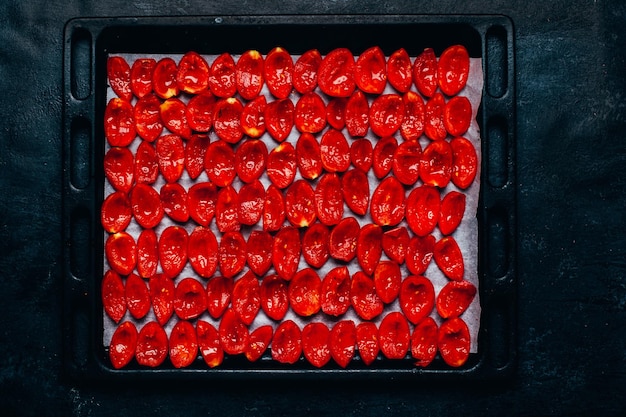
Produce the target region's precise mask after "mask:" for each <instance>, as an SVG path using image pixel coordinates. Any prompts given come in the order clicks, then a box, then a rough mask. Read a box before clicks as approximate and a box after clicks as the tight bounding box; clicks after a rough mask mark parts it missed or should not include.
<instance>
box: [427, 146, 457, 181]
mask: <svg viewBox="0 0 626 417" xmlns="http://www.w3.org/2000/svg"><path fill="white" fill-rule="evenodd" d="M452 163H453V155H452V147H451V146H450V144H449V143H448V141H446V140H443V139H442V140H435V141H433V142H430V143H429V144H428V146H426V149H424V153H423V154H422V160H421V162H420V178H421V179H422V181H423V182H424V184H429V185H433V186H435V187H440V188H444V187H445V186H447V185H448V183H449V182H450V179H451V177H452V169H453V168H452Z"/></svg>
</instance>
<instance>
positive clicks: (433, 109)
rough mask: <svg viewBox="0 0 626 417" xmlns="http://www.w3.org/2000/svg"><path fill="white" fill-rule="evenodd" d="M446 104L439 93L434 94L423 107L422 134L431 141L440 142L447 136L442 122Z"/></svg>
mask: <svg viewBox="0 0 626 417" xmlns="http://www.w3.org/2000/svg"><path fill="white" fill-rule="evenodd" d="M445 105H446V102H445V99H444V98H443V95H442V94H441V93H435V94H434V95H433V96H432V97H431V98H430V99H429V100H428V101H427V102H426V106H425V107H424V133H425V134H426V136H427V137H428V138H429V139H431V140H442V139H445V138H446V136H447V135H448V132H447V131H446V126H445V124H444V122H443V111H444V108H445Z"/></svg>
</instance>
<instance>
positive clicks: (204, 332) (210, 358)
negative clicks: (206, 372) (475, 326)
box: [196, 320, 224, 368]
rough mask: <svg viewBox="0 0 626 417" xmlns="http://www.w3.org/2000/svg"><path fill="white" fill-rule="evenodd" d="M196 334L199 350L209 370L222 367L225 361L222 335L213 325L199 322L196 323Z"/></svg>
mask: <svg viewBox="0 0 626 417" xmlns="http://www.w3.org/2000/svg"><path fill="white" fill-rule="evenodd" d="M196 334H197V339H198V348H199V349H200V354H201V355H202V359H204V362H205V363H206V364H207V365H208V366H209V368H215V367H217V366H219V365H221V364H222V362H223V361H224V349H222V346H221V344H220V335H219V333H218V332H217V329H216V328H215V327H213V325H212V324H211V323H208V322H206V321H204V320H198V321H197V322H196Z"/></svg>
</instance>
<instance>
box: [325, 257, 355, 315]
mask: <svg viewBox="0 0 626 417" xmlns="http://www.w3.org/2000/svg"><path fill="white" fill-rule="evenodd" d="M320 304H321V308H322V311H323V312H324V313H326V314H328V315H330V316H335V317H339V316H341V315H343V314H345V313H346V311H348V308H349V307H350V272H349V271H348V267H346V266H338V267H335V268H333V269H331V270H330V271H329V272H328V273H327V274H326V276H325V277H324V279H323V280H322V288H321V302H320Z"/></svg>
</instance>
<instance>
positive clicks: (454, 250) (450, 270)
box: [433, 236, 465, 281]
mask: <svg viewBox="0 0 626 417" xmlns="http://www.w3.org/2000/svg"><path fill="white" fill-rule="evenodd" d="M433 257H434V258H435V263H436V264H437V266H438V267H439V269H441V272H443V274H444V275H445V276H446V277H448V278H450V279H451V280H453V281H462V280H463V274H464V273H465V266H464V262H463V254H462V253H461V249H460V248H459V245H458V243H457V242H456V240H455V239H454V238H453V237H452V236H445V237H443V238H441V239H440V240H439V241H437V243H436V244H435V249H434V252H433Z"/></svg>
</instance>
